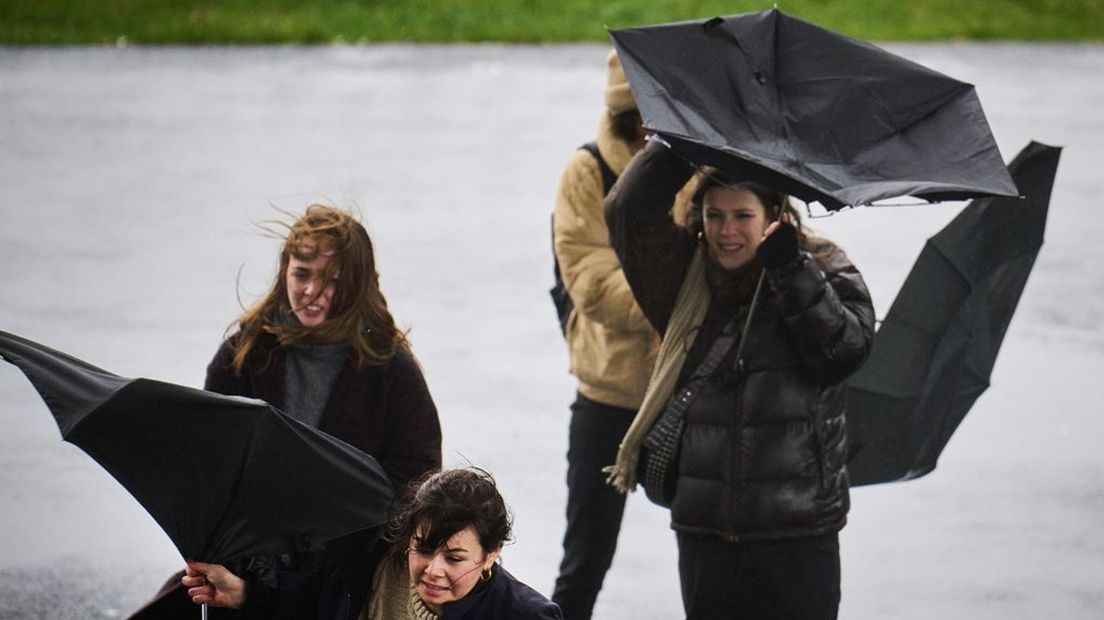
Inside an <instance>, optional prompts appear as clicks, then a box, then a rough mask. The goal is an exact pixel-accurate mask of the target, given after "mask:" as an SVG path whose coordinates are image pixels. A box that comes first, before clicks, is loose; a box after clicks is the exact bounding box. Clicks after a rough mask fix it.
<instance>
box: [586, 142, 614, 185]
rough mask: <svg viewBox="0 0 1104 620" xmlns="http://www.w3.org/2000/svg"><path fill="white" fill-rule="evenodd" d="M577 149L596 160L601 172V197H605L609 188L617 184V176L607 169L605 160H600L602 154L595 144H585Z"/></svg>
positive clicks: (610, 169)
mask: <svg viewBox="0 0 1104 620" xmlns="http://www.w3.org/2000/svg"><path fill="white" fill-rule="evenodd" d="M579 148H581V149H583V150H585V151H586V152H588V153H590V154H591V155H593V156H594V159H596V160H598V168H599V169H600V170H601V171H602V195H603V196H605V195H606V194H608V193H609V191H610V188H611V187H613V184H614V183H616V182H617V175H616V174H615V173H614V172H613V169H612V168H610V167H609V164H607V163H606V160H605V159H602V153H601V151H599V150H598V143H597V142H587V143H586V144H584V145H582V146H580V147H579Z"/></svg>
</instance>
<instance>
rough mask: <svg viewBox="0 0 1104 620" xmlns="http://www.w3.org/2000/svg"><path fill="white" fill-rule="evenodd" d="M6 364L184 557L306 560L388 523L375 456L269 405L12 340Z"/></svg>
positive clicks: (2, 344)
mask: <svg viewBox="0 0 1104 620" xmlns="http://www.w3.org/2000/svg"><path fill="white" fill-rule="evenodd" d="M0 357H3V358H4V359H5V360H7V361H8V362H11V363H12V364H14V365H16V366H18V367H19V369H20V370H22V371H23V373H24V374H25V375H26V376H27V378H28V379H30V381H31V383H32V384H34V387H35V389H37V390H38V393H39V394H40V395H41V396H42V399H43V400H44V401H46V404H47V406H48V407H49V408H50V411H51V413H53V415H54V418H55V420H56V422H57V425H58V428H59V429H60V430H61V435H62V438H63V439H65V440H66V441H68V442H70V443H73V444H75V445H77V446H79V447H80V448H81V449H83V450H84V451H85V452H87V453H88V454H89V455H90V456H91V457H92V458H94V459H95V460H96V461H97V462H98V463H99V464H100V465H102V466H103V468H104V469H106V470H107V471H108V472H109V473H110V474H111V475H112V476H114V477H115V479H116V480H118V481H119V482H120V483H121V484H122V485H123V487H125V488H126V489H127V490H128V491H129V492H130V493H131V494H132V495H133V496H134V497H135V498H136V499H137V500H138V501H139V503H141V504H142V506H143V507H144V508H145V509H146V510H147V511H149V513H150V515H151V516H153V518H154V520H156V521H157V523H158V524H159V525H160V526H161V527H162V528H163V529H164V530H165V533H166V534H168V536H169V538H171V539H172V541H173V543H174V544H175V545H176V548H177V549H178V550H179V551H180V554H181V555H182V556H183V557H184V558H186V559H189V560H200V561H204V562H213V563H222V564H225V563H227V562H230V561H232V560H236V559H240V558H245V557H249V556H253V555H261V554H268V553H283V552H296V551H305V550H308V549H315V548H318V547H319V545H321V544H324V543H325V542H326V541H329V540H332V539H335V538H338V537H342V536H345V535H351V534H354V533H356V532H360V531H363V530H365V529H367V528H372V527H375V526H378V525H380V524H382V523H384V522H385V520H386V511H387V509H388V507H389V505H390V502H391V499H392V495H393V492H392V488H391V483H390V482H389V481H388V478H387V476H386V474H385V473H384V471H383V469H382V468H381V467H380V465H379V464H378V463H377V462H376V460H375V459H374V458H372V457H371V456H369V455H367V454H365V453H363V452H361V451H359V450H357V449H356V448H354V447H352V446H350V445H348V444H346V443H344V442H342V441H340V440H339V439H336V438H334V437H332V436H330V435H327V434H325V433H323V432H321V431H317V430H315V429H313V428H311V427H309V426H306V425H304V424H302V423H300V422H299V421H297V420H295V419H293V418H291V417H289V416H287V415H285V414H284V413H282V412H280V411H279V410H277V409H274V408H273V407H270V406H269V405H268V404H266V403H264V402H262V401H259V400H252V399H247V398H241V397H233V396H222V395H218V394H213V393H210V392H205V391H202V390H196V389H191V388H187V387H182V386H179V385H173V384H170V383H163V382H160V381H152V380H148V379H126V378H123V377H119V376H117V375H114V374H112V373H110V372H107V371H105V370H101V369H99V368H96V367H95V366H91V365H89V364H87V363H85V362H83V361H81V360H78V359H76V358H73V357H70V356H68V355H66V354H64V353H61V352H58V351H54V350H53V349H49V348H47V347H44V346H42V345H40V344H37V343H35V342H31V341H29V340H26V339H23V338H20V337H18V336H15V335H12V334H9V333H6V332H0Z"/></svg>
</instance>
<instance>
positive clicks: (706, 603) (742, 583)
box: [677, 532, 840, 620]
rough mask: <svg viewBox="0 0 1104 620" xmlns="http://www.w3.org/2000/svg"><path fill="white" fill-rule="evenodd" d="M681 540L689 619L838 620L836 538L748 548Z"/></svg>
mask: <svg viewBox="0 0 1104 620" xmlns="http://www.w3.org/2000/svg"><path fill="white" fill-rule="evenodd" d="M677 538H678V547H679V577H680V579H681V581H682V606H683V609H685V610H686V617H687V618H688V620H713V619H717V620H720V619H722V618H723V619H724V620H745V619H746V620H835V618H836V614H837V612H838V611H839V602H840V560H839V535H838V534H834V533H833V534H824V535H820V536H808V537H804V538H792V539H789V540H771V541H756V542H746V543H728V542H724V541H722V540H721V539H719V538H716V537H714V536H703V535H696V534H686V533H683V532H677Z"/></svg>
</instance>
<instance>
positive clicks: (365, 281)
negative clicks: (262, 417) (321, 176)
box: [231, 204, 407, 372]
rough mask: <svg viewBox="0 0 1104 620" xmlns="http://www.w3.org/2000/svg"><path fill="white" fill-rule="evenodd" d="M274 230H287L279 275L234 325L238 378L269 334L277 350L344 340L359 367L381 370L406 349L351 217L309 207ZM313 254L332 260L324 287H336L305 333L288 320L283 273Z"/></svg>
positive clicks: (368, 244)
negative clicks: (319, 321) (331, 282)
mask: <svg viewBox="0 0 1104 620" xmlns="http://www.w3.org/2000/svg"><path fill="white" fill-rule="evenodd" d="M274 224H276V225H278V226H280V227H283V228H286V229H287V230H286V234H283V235H280V236H281V237H282V238H283V241H284V243H283V247H282V248H281V250H280V256H279V263H278V269H277V271H276V276H275V278H274V279H273V281H272V284H271V286H270V287H269V290H268V292H267V293H266V294H265V295H264V297H262V298H261V300H260V301H258V302H257V303H256V304H254V305H253V306H252V307H250V308H248V309H246V310H245V311H244V312H243V313H242V314H241V316H239V317H238V318H237V320H236V321H235V324H236V325H237V327H238V334H237V336H238V337H237V339H236V341H235V349H234V369H235V371H237V372H241V368H242V365H243V364H244V363H245V358H246V356H247V355H248V354H249V352H250V351H251V350H252V349H253V347H254V346H255V345H256V343H257V338H258V337H259V336H260V335H261V334H262V333H269V334H274V335H275V336H276V338H277V340H278V341H279V343H280V345H281V346H287V345H290V344H299V343H306V342H338V341H342V340H348V341H349V342H350V344H351V345H352V347H353V349H354V351H355V352H356V356H357V364H358V365H363V364H370V365H373V366H378V365H382V364H384V363H386V362H387V361H388V360H390V359H391V357H392V356H394V355H395V353H396V352H397V351H398V350H399V349H400V348H403V347H406V346H407V340H406V334H405V333H404V332H402V331H401V330H399V328H398V327H397V326H396V325H395V320H394V319H393V318H392V316H391V313H390V311H388V309H387V300H386V299H385V298H384V296H383V293H382V292H381V291H380V287H379V273H378V272H377V271H376V259H375V252H374V251H373V247H372V240H371V238H370V237H369V236H368V231H366V230H365V229H364V226H362V225H361V224H360V222H358V221H357V220H356V218H354V217H353V215H352V214H350V213H347V212H345V211H342V210H340V209H336V208H334V207H330V206H327V205H319V204H312V205H310V206H309V207H307V210H306V212H305V213H304V214H303V215H302V216H301V217H299V218H298V219H296V220H295V222H293V223H292V224H290V225H289V224H286V223H283V222H274ZM318 252H333V254H334V257H333V259H332V260H331V261H330V263H329V264H328V265H327V267H326V271H325V278H326V281H329V280H331V279H332V280H334V281H335V282H336V286H335V292H334V298H333V302H332V305H331V306H330V310H329V313H328V315H327V317H326V321H325V322H323V323H322V324H321V325H319V326H317V327H305V326H303V325H299V324H298V323H297V322H295V321H289V320H288V318H289V316H290V315H292V314H293V312H292V308H291V305H290V303H289V302H288V294H287V279H286V275H287V269H288V264H289V262H290V260H291V257H292V256H294V257H296V258H298V259H300V260H311V259H313V258H314V257H315V256H316V255H317V254H318ZM319 295H321V292H319ZM231 328H233V325H232V326H231Z"/></svg>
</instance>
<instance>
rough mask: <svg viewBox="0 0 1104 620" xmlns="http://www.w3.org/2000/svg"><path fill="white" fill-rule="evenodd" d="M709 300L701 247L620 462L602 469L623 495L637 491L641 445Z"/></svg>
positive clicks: (672, 384) (671, 388) (669, 391)
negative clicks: (637, 466) (638, 460)
mask: <svg viewBox="0 0 1104 620" xmlns="http://www.w3.org/2000/svg"><path fill="white" fill-rule="evenodd" d="M709 300H710V294H709V286H708V284H707V283H706V279H705V259H704V257H703V252H702V249H701V247H698V249H697V250H696V251H695V252H694V257H693V259H691V261H690V269H689V270H688V271H687V272H686V277H685V278H684V279H683V281H682V287H680V288H679V292H678V297H676V298H675V308H674V310H673V311H672V312H671V318H670V320H669V321H668V322H667V332H666V333H665V334H664V336H663V342H661V343H660V345H659V356H658V357H657V358H656V363H655V367H654V368H653V369H652V377H651V379H649V381H648V389H647V390H646V391H645V393H644V402H643V403H641V405H640V410H639V411H638V412H637V413H636V417H634V418H633V421H632V424H630V425H629V430H628V431H626V432H625V437H624V439H622V440H621V447H620V448H619V449H618V451H617V462H616V463H614V464H613V465H610V466H608V467H604V468H602V471H603V472H605V473H606V474H607V475H608V478H607V482H609V484H611V485H613V486H614V488H616V489H617V490H618V491H621V492H622V493H627V492H629V491H632V490H634V489H635V488H636V463H637V459H638V458H639V456H640V444H641V443H642V442H643V441H644V436H645V435H647V434H648V431H649V430H651V428H652V425H653V424H655V421H656V419H657V418H659V414H660V413H662V412H663V408H664V407H666V406H667V402H668V401H669V400H671V395H672V394H673V393H674V391H675V382H676V381H677V380H678V376H679V373H680V372H681V371H682V365H683V364H684V363H685V362H686V352H687V350H688V349H689V346H688V345H689V344H690V342H689V341H690V339H691V338H693V337H694V334H695V333H696V332H697V329H698V328H699V327H701V324H702V321H703V320H704V319H705V313H706V311H707V310H708V309H709Z"/></svg>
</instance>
